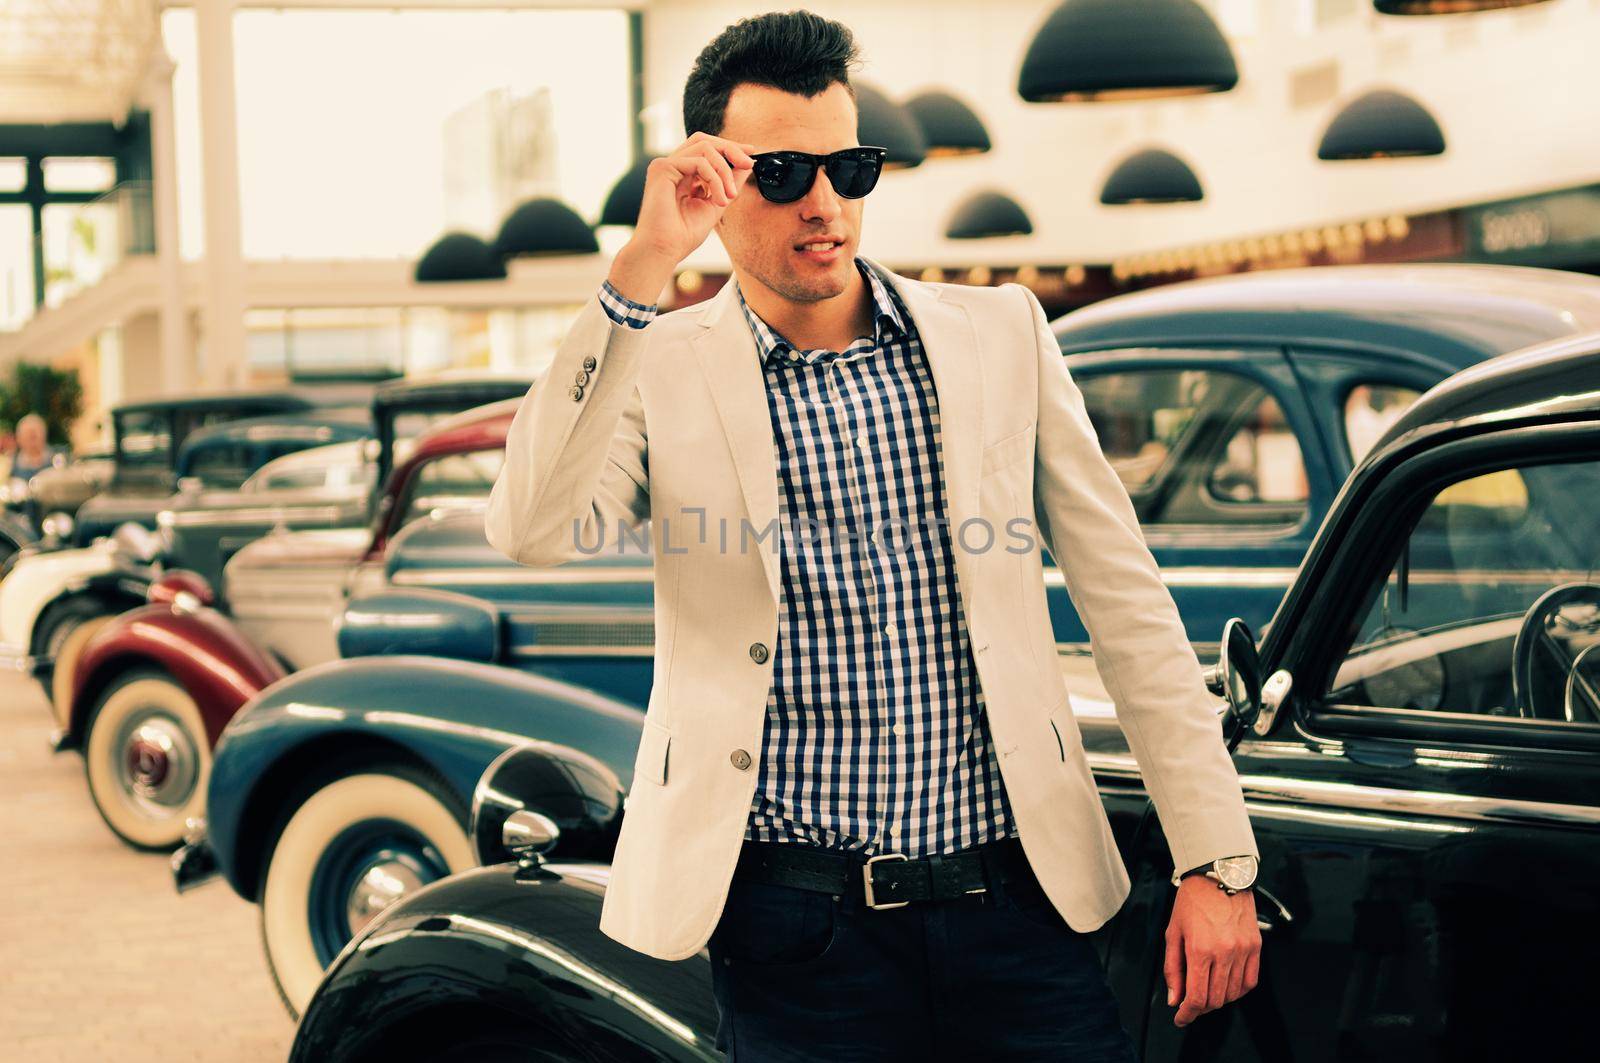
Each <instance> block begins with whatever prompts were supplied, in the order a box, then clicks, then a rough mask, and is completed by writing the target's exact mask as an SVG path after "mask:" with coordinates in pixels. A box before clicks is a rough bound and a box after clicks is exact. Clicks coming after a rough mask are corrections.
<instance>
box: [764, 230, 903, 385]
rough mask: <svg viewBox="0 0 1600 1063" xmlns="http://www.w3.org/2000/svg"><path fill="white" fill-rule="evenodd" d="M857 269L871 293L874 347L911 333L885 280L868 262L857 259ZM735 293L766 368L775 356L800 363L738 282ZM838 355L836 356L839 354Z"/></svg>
mask: <svg viewBox="0 0 1600 1063" xmlns="http://www.w3.org/2000/svg"><path fill="white" fill-rule="evenodd" d="M855 263H856V268H857V269H859V270H860V271H861V275H862V276H864V277H866V278H867V285H868V287H869V288H870V289H871V290H872V303H873V307H874V308H875V309H874V312H873V316H872V327H873V345H874V346H875V347H878V348H881V347H882V346H883V345H884V344H885V343H886V342H887V341H888V340H889V339H891V338H892V337H893V336H894V335H895V334H897V333H899V334H904V333H906V332H909V331H910V330H909V329H907V328H906V322H905V318H904V317H903V316H902V315H901V313H900V307H899V304H898V301H897V300H896V299H895V298H894V295H893V293H891V292H890V291H889V286H888V285H887V284H885V283H884V281H883V278H881V277H879V276H878V271H877V270H875V269H873V268H872V267H871V266H869V265H868V264H867V261H866V259H864V258H862V257H861V256H859V255H857V256H856V259H855ZM733 283H734V287H735V290H737V291H738V292H739V307H740V309H742V310H743V311H744V317H745V320H746V321H747V322H748V323H749V325H750V331H751V332H752V333H753V334H754V335H755V339H756V347H757V349H758V351H759V352H760V355H761V361H762V363H763V364H765V363H766V362H767V361H769V360H770V359H772V358H773V357H775V356H778V355H783V356H786V357H788V358H790V359H793V360H801V357H800V353H799V351H798V350H797V349H796V348H795V346H794V344H792V343H790V342H789V341H788V340H786V339H784V338H783V335H782V334H781V333H779V332H778V330H777V329H775V328H773V327H772V326H770V325H768V324H767V323H766V322H765V321H763V320H761V315H759V314H757V313H756V312H755V311H754V310H753V309H751V307H750V304H749V303H747V302H745V298H744V291H743V290H741V289H739V288H738V283H739V282H738V281H737V280H736V281H734V282H733ZM836 353H837V352H836Z"/></svg>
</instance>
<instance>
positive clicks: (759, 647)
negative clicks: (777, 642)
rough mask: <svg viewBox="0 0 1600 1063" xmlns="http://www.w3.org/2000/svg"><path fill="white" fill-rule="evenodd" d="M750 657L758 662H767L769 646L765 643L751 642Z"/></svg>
mask: <svg viewBox="0 0 1600 1063" xmlns="http://www.w3.org/2000/svg"><path fill="white" fill-rule="evenodd" d="M750 659H751V660H752V661H754V662H756V663H757V664H766V663H767V647H766V645H765V644H764V643H760V642H752V643H751V644H750Z"/></svg>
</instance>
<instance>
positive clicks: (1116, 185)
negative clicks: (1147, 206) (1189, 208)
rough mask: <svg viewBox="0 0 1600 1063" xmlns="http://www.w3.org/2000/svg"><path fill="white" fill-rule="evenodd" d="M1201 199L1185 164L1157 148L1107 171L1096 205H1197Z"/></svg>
mask: <svg viewBox="0 0 1600 1063" xmlns="http://www.w3.org/2000/svg"><path fill="white" fill-rule="evenodd" d="M1204 198H1205V193H1204V192H1203V191H1202V190H1201V188H1200V178H1198V177H1196V176H1195V173H1194V171H1193V170H1191V169H1189V165H1188V163H1186V162H1184V161H1183V160H1182V159H1180V158H1178V157H1177V156H1176V155H1174V154H1172V153H1171V152H1170V151H1162V150H1161V149H1160V148H1149V149H1146V150H1145V151H1140V152H1135V153H1134V154H1132V155H1129V156H1128V157H1127V158H1126V159H1123V160H1122V162H1120V163H1118V164H1117V168H1116V169H1115V170H1113V171H1111V176H1110V177H1108V178H1106V183H1105V186H1104V187H1103V188H1101V190H1100V202H1102V203H1105V204H1107V205H1109V206H1117V207H1122V206H1131V205H1134V204H1140V203H1198V202H1200V200H1202V199H1204Z"/></svg>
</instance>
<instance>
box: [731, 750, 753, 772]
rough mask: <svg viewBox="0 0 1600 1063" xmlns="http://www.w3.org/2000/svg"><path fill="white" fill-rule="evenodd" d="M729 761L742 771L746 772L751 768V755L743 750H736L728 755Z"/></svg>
mask: <svg viewBox="0 0 1600 1063" xmlns="http://www.w3.org/2000/svg"><path fill="white" fill-rule="evenodd" d="M728 761H729V763H731V764H732V765H733V766H734V767H736V768H738V769H739V770H740V771H744V769H746V768H748V767H749V766H750V754H748V753H746V752H745V751H744V750H742V749H735V750H734V751H733V752H732V753H730V754H728Z"/></svg>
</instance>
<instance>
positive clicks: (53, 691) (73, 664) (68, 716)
mask: <svg viewBox="0 0 1600 1063" xmlns="http://www.w3.org/2000/svg"><path fill="white" fill-rule="evenodd" d="M111 619H112V617H111V614H109V613H105V614H102V615H100V616H92V617H88V618H86V619H82V620H76V621H73V622H70V623H64V630H63V631H61V632H56V631H52V632H51V633H50V634H51V638H50V641H51V642H54V643H55V644H56V648H55V650H54V653H53V656H54V657H55V665H54V667H53V668H52V669H51V673H50V707H51V708H52V709H53V710H54V711H55V714H56V726H57V727H60V728H62V729H63V730H66V729H67V728H70V727H71V726H72V673H73V671H74V670H75V669H76V668H77V666H78V658H79V657H81V656H82V655H83V646H84V643H86V642H88V641H89V640H90V639H91V638H93V637H94V634H95V632H97V631H99V630H100V629H101V628H103V627H105V626H106V625H107V624H109V623H111ZM46 652H50V650H49V647H46Z"/></svg>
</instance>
